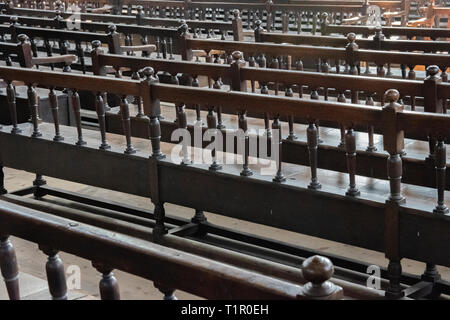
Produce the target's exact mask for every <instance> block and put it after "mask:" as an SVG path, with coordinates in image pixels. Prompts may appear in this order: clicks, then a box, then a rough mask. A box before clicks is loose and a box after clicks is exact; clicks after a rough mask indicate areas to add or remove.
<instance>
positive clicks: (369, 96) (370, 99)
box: [366, 93, 377, 152]
mask: <svg viewBox="0 0 450 320" xmlns="http://www.w3.org/2000/svg"><path fill="white" fill-rule="evenodd" d="M374 105H375V102H374V101H373V94H370V93H367V97H366V106H374ZM367 132H368V135H369V145H368V146H367V149H366V151H368V152H375V151H377V148H376V147H375V143H374V136H373V135H374V133H375V128H374V126H369V127H368V129H367Z"/></svg>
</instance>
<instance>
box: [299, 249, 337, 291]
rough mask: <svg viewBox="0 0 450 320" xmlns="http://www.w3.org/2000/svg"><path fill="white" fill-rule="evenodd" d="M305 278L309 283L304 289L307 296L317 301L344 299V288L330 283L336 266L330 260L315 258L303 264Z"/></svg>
mask: <svg viewBox="0 0 450 320" xmlns="http://www.w3.org/2000/svg"><path fill="white" fill-rule="evenodd" d="M302 273H303V278H305V280H306V281H308V283H307V284H305V285H304V287H303V293H304V294H305V295H306V296H309V297H311V298H316V299H324V298H325V299H339V298H342V297H343V292H342V288H341V287H339V286H336V285H335V284H333V283H332V282H330V281H329V280H330V278H331V276H332V275H333V273H334V266H333V263H332V262H331V261H330V259H328V258H325V257H322V256H317V255H316V256H313V257H310V258H308V259H306V260H305V261H303V264H302Z"/></svg>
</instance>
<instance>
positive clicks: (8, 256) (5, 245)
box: [0, 235, 20, 300]
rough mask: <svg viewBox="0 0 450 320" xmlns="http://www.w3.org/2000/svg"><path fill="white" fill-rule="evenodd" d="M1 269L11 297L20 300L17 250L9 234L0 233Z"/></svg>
mask: <svg viewBox="0 0 450 320" xmlns="http://www.w3.org/2000/svg"><path fill="white" fill-rule="evenodd" d="M0 269H1V272H2V276H3V280H4V281H5V285H6V289H7V291H8V296H9V299H11V300H20V291H19V268H18V266H17V258H16V252H15V250H14V247H13V245H12V244H11V242H10V241H9V236H6V235H0Z"/></svg>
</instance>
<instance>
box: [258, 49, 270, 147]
mask: <svg viewBox="0 0 450 320" xmlns="http://www.w3.org/2000/svg"><path fill="white" fill-rule="evenodd" d="M258 64H259V67H260V68H266V67H267V60H266V57H265V56H264V54H262V55H261V57H260V59H259V61H258ZM259 85H260V87H261V94H269V88H268V87H267V83H266V82H259ZM264 128H265V130H266V135H267V138H270V137H271V136H272V130H271V129H270V119H269V114H268V113H267V112H264Z"/></svg>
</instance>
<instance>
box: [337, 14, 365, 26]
mask: <svg viewBox="0 0 450 320" xmlns="http://www.w3.org/2000/svg"><path fill="white" fill-rule="evenodd" d="M366 20H367V16H361V17H351V18H347V19H342V24H352V23H355V22H360V21H361V22H364V21H366Z"/></svg>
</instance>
